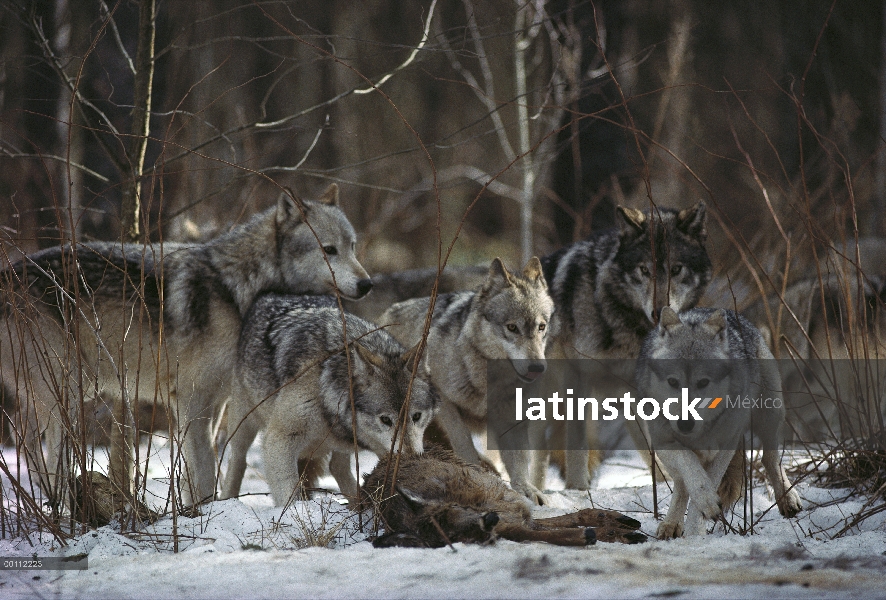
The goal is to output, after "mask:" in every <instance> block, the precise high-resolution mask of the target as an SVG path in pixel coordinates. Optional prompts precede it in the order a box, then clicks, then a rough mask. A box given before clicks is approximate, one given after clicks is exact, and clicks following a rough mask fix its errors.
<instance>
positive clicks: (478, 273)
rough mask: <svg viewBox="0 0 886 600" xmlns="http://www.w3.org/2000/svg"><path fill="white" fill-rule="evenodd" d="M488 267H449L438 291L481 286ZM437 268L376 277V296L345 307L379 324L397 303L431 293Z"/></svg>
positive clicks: (442, 292)
mask: <svg viewBox="0 0 886 600" xmlns="http://www.w3.org/2000/svg"><path fill="white" fill-rule="evenodd" d="M487 272H489V267H487V266H451V265H449V266H447V267H446V268H445V269H443V272H442V273H441V274H440V278H439V282H438V284H437V293H438V294H448V293H450V292H462V291H470V290H474V289H477V288H478V287H479V286H480V285H482V283H483V281H484V280H485V279H486V273H487ZM435 280H437V269H436V268H427V269H409V270H406V271H397V272H394V273H376V274H374V275H373V276H372V295H370V296H368V297H367V298H365V299H363V300H360V301H359V302H354V301H347V302H345V309H346V310H347V311H348V312H349V313H351V314H354V315H357V316H358V317H361V318H363V319H366V320H367V321H371V322H373V323H377V322H378V320H379V317H381V315H382V313H384V312H385V311H386V310H387V309H388V308H390V307H391V306H392V305H394V304H396V303H397V302H403V301H404V300H409V299H411V298H423V297H426V296H430V295H431V290H432V289H433V287H434V281H435Z"/></svg>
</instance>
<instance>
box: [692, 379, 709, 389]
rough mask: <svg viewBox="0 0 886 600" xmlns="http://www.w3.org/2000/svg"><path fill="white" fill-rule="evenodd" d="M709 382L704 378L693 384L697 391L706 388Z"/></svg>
mask: <svg viewBox="0 0 886 600" xmlns="http://www.w3.org/2000/svg"><path fill="white" fill-rule="evenodd" d="M710 382H711V380H710V379H708V378H707V377H705V378H704V379H699V380H698V383H696V384H695V387H697V388H698V389H702V388H706V387H708V384H709V383H710Z"/></svg>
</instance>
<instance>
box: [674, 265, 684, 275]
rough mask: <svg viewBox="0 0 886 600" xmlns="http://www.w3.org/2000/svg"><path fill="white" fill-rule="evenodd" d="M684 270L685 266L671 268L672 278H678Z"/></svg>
mask: <svg viewBox="0 0 886 600" xmlns="http://www.w3.org/2000/svg"><path fill="white" fill-rule="evenodd" d="M682 270H683V265H674V266H673V267H671V277H676V276H677V275H679V274H680V272H681V271H682Z"/></svg>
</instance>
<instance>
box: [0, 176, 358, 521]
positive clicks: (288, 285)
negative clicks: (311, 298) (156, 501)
mask: <svg viewBox="0 0 886 600" xmlns="http://www.w3.org/2000/svg"><path fill="white" fill-rule="evenodd" d="M355 241H356V235H355V233H354V228H353V227H352V226H351V224H350V223H349V222H348V220H347V218H346V217H345V215H344V213H343V212H342V211H341V210H340V209H339V208H338V187H337V186H336V185H334V184H333V185H331V186H330V187H329V188H328V189H327V190H326V191H325V193H324V194H323V195H322V196H321V197H320V198H319V199H318V200H317V201H301V200H298V199H295V198H294V197H291V196H290V195H288V194H284V195H283V196H281V198H280V199H279V201H278V203H277V205H276V206H275V207H273V208H271V209H268V210H266V211H264V212H261V213H259V214H256V215H255V216H253V217H252V218H251V219H250V220H249V221H248V222H246V223H243V224H241V225H238V226H236V227H233V228H232V229H231V230H230V231H229V232H227V233H225V234H224V235H221V236H219V237H217V238H215V239H213V240H211V241H209V242H206V243H203V244H191V245H185V244H164V245H162V246H160V245H156V246H142V245H136V244H120V243H114V242H95V243H85V244H82V243H81V244H77V245H76V246H74V247H72V246H62V247H58V248H51V249H47V250H43V251H41V252H37V253H35V254H32V255H29V256H27V257H25V258H23V259H22V260H21V261H19V262H17V263H15V264H13V265H12V266H11V267H9V268H7V269H6V270H5V271H4V272H2V273H0V276H2V278H3V280H4V282H5V285H4V293H3V297H2V300H3V305H2V316H3V318H4V320H5V324H4V326H3V333H2V334H0V336H2V338H0V369H2V371H0V375H2V380H3V383H4V384H5V385H6V386H8V387H9V388H11V389H12V390H13V391H14V393H15V394H16V395H17V397H18V398H19V399H20V401H21V402H22V404H23V406H25V407H26V410H25V411H24V413H25V423H24V435H25V439H26V442H27V444H26V445H27V447H28V465H29V468H30V470H31V474H32V476H33V477H34V479H37V480H39V481H40V484H41V487H42V488H43V489H44V491H45V492H46V493H47V494H48V495H49V496H50V498H51V499H52V498H55V499H56V500H57V498H56V496H57V494H56V491H57V488H59V487H60V486H61V485H63V482H64V481H65V479H64V471H65V465H66V464H67V460H65V459H64V454H65V453H64V451H63V448H64V440H63V428H65V427H67V426H68V425H69V424H70V423H72V422H73V416H72V414H69V413H73V411H74V408H73V407H74V406H75V404H77V402H76V399H78V398H80V397H81V395H80V393H79V391H78V390H81V389H82V390H83V392H84V395H88V394H89V393H90V392H89V390H95V396H98V395H102V396H103V397H109V398H112V399H113V402H114V403H115V416H116V417H117V419H118V423H120V422H125V421H121V419H122V417H123V411H124V410H126V407H127V406H133V407H134V406H136V402H137V401H138V400H141V401H147V402H159V403H161V404H164V405H168V406H169V408H170V411H171V413H172V416H173V417H174V420H175V422H176V423H177V438H178V439H179V440H181V444H182V450H183V456H184V469H183V475H184V477H183V481H182V488H181V489H182V492H183V497H184V502H185V503H186V504H193V503H197V502H200V501H202V500H206V499H208V498H212V497H213V495H214V493H215V467H214V463H215V458H214V452H213V449H212V444H211V441H210V429H211V427H210V425H211V420H212V416H213V413H214V411H216V410H218V408H219V406H220V405H221V403H222V402H223V401H224V400H225V399H226V398H227V395H228V393H229V384H230V373H231V371H232V366H233V364H234V361H235V359H236V349H237V336H238V334H239V331H240V324H241V320H242V317H243V315H245V314H246V311H247V310H248V309H249V307H250V306H251V305H252V302H253V300H254V299H255V298H256V297H257V296H258V295H259V294H261V293H264V292H268V291H286V292H289V293H299V294H324V293H327V294H328V293H331V292H333V291H334V290H335V289H336V287H337V288H338V290H339V291H340V293H341V294H342V295H343V296H345V297H349V298H359V297H361V296H364V295H365V294H366V293H367V292H368V291H369V290H370V288H371V287H372V282H371V280H370V279H369V276H368V275H367V273H366V271H365V270H364V269H363V267H362V266H361V265H360V263H359V262H358V261H357V259H356V257H355V256H354V247H355ZM327 260H328V264H327ZM87 399H89V398H87ZM124 401H125V402H124ZM114 429H115V431H118V433H119V429H120V426H117V427H115V428H114ZM43 432H45V433H46V446H47V449H48V453H49V457H48V460H45V461H44V457H43V455H42V451H41V448H40V435H41V433H43ZM111 479H112V480H113V481H114V483H115V485H117V486H118V489H119V490H121V491H122V492H124V494H125V495H128V493H130V492H131V485H132V473H131V472H129V467H128V465H127V456H126V451H125V450H124V445H123V444H122V442H120V443H117V444H112V446H111Z"/></svg>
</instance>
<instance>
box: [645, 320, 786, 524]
mask: <svg viewBox="0 0 886 600" xmlns="http://www.w3.org/2000/svg"><path fill="white" fill-rule="evenodd" d="M636 383H637V389H638V397H651V398H657V399H659V400H660V401H663V400H664V399H665V398H668V397H672V396H677V395H679V394H680V391H681V390H682V389H684V388H685V389H688V393H689V397H695V396H711V397H713V396H726V395H728V394H732V395H734V394H735V393H736V392H735V390H742V391H743V392H744V393H745V394H746V395H747V396H749V397H751V398H757V397H758V396H761V397H762V396H767V397H771V396H774V395H776V394H779V393H780V392H781V390H782V385H781V377H780V376H779V372H778V366H777V365H776V364H775V361H774V360H773V357H772V353H771V352H770V351H769V348H768V347H767V346H766V344H765V342H764V341H763V338H762V337H761V335H760V332H759V331H757V329H756V328H755V327H754V326H753V325H752V324H751V323H750V322H749V321H748V320H747V319H745V318H744V317H742V316H740V315H738V314H737V313H735V312H733V311H730V310H726V309H712V308H695V309H692V310H689V311H686V312H684V313H682V314H680V315H679V316H678V315H677V313H675V312H674V311H673V310H671V309H670V308H669V307H665V308H663V309H662V312H661V319H660V321H659V324H658V326H657V327H656V328H655V329H654V330H653V331H652V332H650V333H649V335H648V336H647V337H646V339H645V341H644V342H643V347H642V349H641V351H640V356H639V358H638V361H637V372H636ZM715 410H717V409H715ZM675 412H677V415H675V416H678V417H680V418H678V419H676V420H669V419H668V418H666V417H665V416H664V415H663V414H662V415H661V416H659V417H658V418H656V419H654V420H651V421H645V422H644V423H645V424H646V425H647V426H648V435H649V438H650V440H651V441H652V444H653V447H654V448H655V451H656V456H657V457H658V459H659V460H660V461H661V462H662V464H663V465H664V467H665V469H666V470H667V472H668V473H669V474H670V475H671V477H672V478H673V481H674V493H673V496H672V497H671V503H670V506H669V507H668V513H667V515H666V516H665V519H664V521H662V522H661V523H660V524H659V527H658V531H657V533H656V535H657V537H659V538H661V539H669V538H675V537H679V536H681V535H682V534H683V530H684V526H683V516H684V514H685V512H686V505H687V502H688V501H689V499H690V498H691V499H692V503H691V505H690V506H689V514H688V516H687V517H686V519H687V524H686V528H685V529H686V532H687V533H688V534H690V535H697V534H702V533H704V519H715V518H717V517H718V516H719V515H720V513H721V511H722V501H721V498H720V496H719V495H718V491H717V490H718V487H719V486H720V484H721V481H722V480H723V477H724V475H725V474H726V473H727V467H729V465H730V463H731V462H733V459H734V456H735V455H736V451H737V449H738V448H740V444H741V439H742V436H743V435H744V434H745V432H746V431H747V430H748V428H749V427H750V426H751V419H752V418H753V424H754V433H755V434H756V435H758V436H759V438H760V439H761V440H762V442H763V467H764V469H765V470H766V476H767V478H768V479H769V482H770V483H771V484H772V489H773V492H774V494H775V501H776V504H777V505H778V510H779V512H780V513H781V514H782V515H783V516H785V517H793V516H794V515H796V514H797V513H798V512H799V511H800V509H801V505H800V497H799V495H798V494H797V492H796V491H795V490H794V489H793V488H792V486H791V482H790V481H789V480H788V477H787V474H786V473H785V471H784V468H783V467H782V466H781V461H780V457H779V444H780V443H781V429H782V425H783V423H784V415H785V410H784V404H783V403H777V402H776V403H774V404H772V405H771V406H768V407H767V406H764V405H763V404H762V403H761V405H760V406H759V407H751V406H748V407H744V408H740V407H735V408H728V407H724V408H722V409H719V410H717V413H716V415H715V416H714V417H707V414H705V417H706V418H704V420H701V421H698V420H694V419H692V418H690V417H689V416H688V415H687V414H683V415H680V414H679V411H675ZM752 413H753V415H752ZM730 472H731V473H732V474H733V476H734V475H735V474H738V475H740V470H738V471H736V470H734V469H731V470H730ZM731 487H732V488H733V489H735V488H736V487H740V484H737V485H733V486H731Z"/></svg>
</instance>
